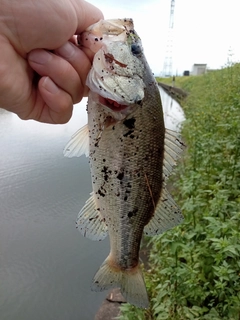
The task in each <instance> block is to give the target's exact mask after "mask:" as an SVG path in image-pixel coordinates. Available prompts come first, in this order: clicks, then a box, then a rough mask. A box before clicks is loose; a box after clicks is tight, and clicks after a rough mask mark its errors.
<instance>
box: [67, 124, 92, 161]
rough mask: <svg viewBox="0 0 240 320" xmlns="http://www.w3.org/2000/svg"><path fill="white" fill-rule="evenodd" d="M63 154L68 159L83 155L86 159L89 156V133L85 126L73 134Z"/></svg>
mask: <svg viewBox="0 0 240 320" xmlns="http://www.w3.org/2000/svg"><path fill="white" fill-rule="evenodd" d="M63 154H64V156H65V157H68V158H72V157H80V156H81V155H83V154H85V155H86V157H88V156H89V131H88V125H87V124H86V125H85V126H83V127H82V128H81V129H79V130H78V131H77V132H75V133H74V135H73V136H72V138H71V140H70V141H69V142H68V144H67V145H66V147H65V148H64V150H63Z"/></svg>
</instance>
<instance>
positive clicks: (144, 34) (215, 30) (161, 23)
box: [88, 0, 240, 75]
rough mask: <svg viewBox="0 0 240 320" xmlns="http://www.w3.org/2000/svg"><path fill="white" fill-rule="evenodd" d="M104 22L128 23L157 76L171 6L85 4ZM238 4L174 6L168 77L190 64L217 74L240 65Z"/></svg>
mask: <svg viewBox="0 0 240 320" xmlns="http://www.w3.org/2000/svg"><path fill="white" fill-rule="evenodd" d="M88 1H89V2H90V3H92V4H94V5H95V6H97V7H98V8H100V9H101V10H102V12H103V14H104V17H105V19H114V18H125V17H129V18H132V19H133V21H134V25H135V30H136V31H137V33H138V35H139V36H140V37H141V39H142V43H143V47H144V52H145V55H146V58H147V60H148V63H149V65H150V67H151V69H152V71H153V72H154V74H155V75H160V74H161V73H162V71H163V66H164V58H165V56H166V48H167V39H168V35H169V18H170V4H171V0H88ZM239 9H240V1H239V0H228V1H226V0H221V1H220V0H175V8H174V28H173V29H172V39H173V47H172V48H173V49H172V65H173V73H174V74H178V75H181V74H182V73H183V71H184V70H190V71H191V70H192V66H193V64H194V63H206V64H207V67H208V68H210V69H217V68H222V67H224V66H225V65H226V63H227V61H228V59H230V60H232V61H233V62H237V61H240V41H239V32H240V19H239Z"/></svg>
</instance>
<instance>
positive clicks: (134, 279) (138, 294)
mask: <svg viewBox="0 0 240 320" xmlns="http://www.w3.org/2000/svg"><path fill="white" fill-rule="evenodd" d="M118 286H119V287H121V292H122V295H123V296H124V298H125V299H126V300H127V302H129V303H131V304H133V305H135V306H137V307H139V308H148V306H149V301H148V295H147V291H146V287H145V282H144V279H143V275H142V272H141V269H140V266H139V265H137V266H136V267H135V268H134V269H131V270H121V269H117V268H116V267H115V266H114V267H112V266H111V265H110V263H109V259H108V258H107V259H106V260H105V261H104V262H103V264H102V265H101V267H100V268H99V270H98V272H97V273H96V275H95V276H94V279H93V284H92V290H93V291H103V290H107V289H110V288H113V287H118Z"/></svg>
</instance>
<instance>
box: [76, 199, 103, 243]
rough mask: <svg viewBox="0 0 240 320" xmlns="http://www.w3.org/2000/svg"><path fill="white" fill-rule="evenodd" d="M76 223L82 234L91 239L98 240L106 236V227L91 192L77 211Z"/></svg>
mask: <svg viewBox="0 0 240 320" xmlns="http://www.w3.org/2000/svg"><path fill="white" fill-rule="evenodd" d="M76 223H77V228H78V230H79V231H80V232H81V233H82V235H83V236H84V237H87V238H89V239H91V240H99V241H100V240H103V239H104V238H105V237H106V236H107V234H108V228H107V226H106V224H105V221H104V219H103V218H102V216H101V214H100V211H99V210H98V209H97V206H96V202H95V199H94V194H93V193H91V196H90V198H89V199H88V200H87V201H86V203H85V205H84V207H83V208H82V210H81V211H80V212H79V214H78V217H77V222H76Z"/></svg>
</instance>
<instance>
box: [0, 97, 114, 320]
mask: <svg viewBox="0 0 240 320" xmlns="http://www.w3.org/2000/svg"><path fill="white" fill-rule="evenodd" d="M84 104H85V102H83V103H82V104H81V105H82V106H81V108H79V107H76V110H75V114H74V117H73V118H72V120H71V121H70V122H69V123H68V124H66V125H62V126H60V125H59V126H53V125H46V124H40V123H37V122H34V121H27V122H26V121H21V120H20V119H18V118H17V116H15V115H13V114H10V113H7V112H5V111H3V110H1V111H0V150H1V157H0V319H1V320H32V319H34V320H43V319H47V320H80V319H81V320H88V319H89V320H90V319H91V320H92V319H94V315H95V313H96V312H97V310H98V308H99V306H100V304H101V302H102V300H103V299H104V298H105V296H106V292H103V293H95V292H92V291H91V290H90V285H91V280H92V277H93V275H94V273H95V272H96V270H97V269H98V267H99V266H100V264H101V263H102V262H103V260H104V259H105V257H106V256H107V254H108V251H109V246H108V240H106V241H103V242H93V241H91V240H88V239H85V238H84V237H82V235H81V234H80V233H79V232H78V231H77V230H76V229H75V219H76V216H77V213H78V212H79V210H80V208H81V207H82V206H83V205H84V202H85V201H86V199H87V198H88V197H89V193H90V192H91V182H90V174H89V169H88V161H87V159H86V157H81V158H76V159H66V158H64V157H63V155H62V150H63V148H64V146H65V144H66V143H67V141H68V140H69V138H70V136H71V135H72V134H73V133H74V132H75V131H76V130H77V129H78V128H79V127H80V126H81V125H82V124H83V123H85V122H86V114H85V113H86V112H85V107H84ZM81 109H82V110H81Z"/></svg>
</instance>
